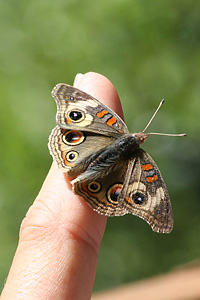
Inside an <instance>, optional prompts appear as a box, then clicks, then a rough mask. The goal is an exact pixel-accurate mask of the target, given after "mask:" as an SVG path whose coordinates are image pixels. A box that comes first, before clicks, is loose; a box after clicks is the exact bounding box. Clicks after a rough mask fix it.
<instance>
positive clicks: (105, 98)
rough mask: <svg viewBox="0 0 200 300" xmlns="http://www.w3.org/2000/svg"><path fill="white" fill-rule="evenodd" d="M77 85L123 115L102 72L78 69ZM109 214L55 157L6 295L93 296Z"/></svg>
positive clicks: (59, 299)
mask: <svg viewBox="0 0 200 300" xmlns="http://www.w3.org/2000/svg"><path fill="white" fill-rule="evenodd" d="M74 86H75V87H77V88H79V89H81V90H83V91H84V92H86V93H89V94H91V95H92V96H94V97H95V98H97V99H99V100H100V101H102V102H103V103H105V104H106V105H108V106H109V107H110V108H112V109H113V110H115V111H116V112H117V113H118V114H119V115H120V116H121V117H122V110H121V105H120V101H119V97H118V95H117V92H116V90H115V88H114V87H113V85H112V83H111V82H110V81H109V80H108V79H107V78H105V77H104V76H102V75H100V74H97V73H92V72H90V73H86V74H85V75H82V74H78V75H77V76H76V78H75V82H74ZM105 225H106V217H105V216H102V215H99V214H97V213H96V212H94V211H93V210H92V209H91V208H90V207H89V206H88V205H87V203H86V202H85V201H84V200H83V199H82V198H81V197H79V196H77V195H75V194H74V193H73V192H72V189H71V184H70V178H69V177H68V176H67V175H66V174H64V173H63V172H62V171H61V170H59V169H58V167H57V165H56V163H55V162H53V164H52V167H51V169H50V171H49V174H48V175H47V178H46V179H45V182H44V184H43V186H42V188H41V191H40V192H39V194H38V196H37V198H36V200H35V201H34V203H33V205H32V206H31V207H30V209H29V210H28V213H27V215H26V217H25V219H24V220H23V222H22V225H21V229H20V238H19V244H18V247H17V250H16V253H15V256H14V259H13V263H12V266H11V269H10V272H9V275H8V278H7V280H6V284H5V287H4V289H3V292H2V295H1V299H2V300H11V299H12V300H13V299H20V300H22V299H26V300H27V299H28V300H31V299H34V300H35V299H40V300H41V299H48V300H51V299H56V300H64V299H65V300H66V299H70V300H79V299H80V300H81V299H83V300H87V299H90V298H91V294H92V288H93V284H94V278H95V272H96V265H97V255H98V250H99V246H100V243H101V239H102V236H103V233H104V229H105Z"/></svg>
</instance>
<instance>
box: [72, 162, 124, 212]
mask: <svg viewBox="0 0 200 300" xmlns="http://www.w3.org/2000/svg"><path fill="white" fill-rule="evenodd" d="M126 169H127V163H126V164H123V165H122V164H119V166H117V167H116V168H115V170H112V171H111V172H110V173H109V174H108V175H107V176H104V177H99V178H96V179H95V180H84V181H81V180H76V179H75V180H72V182H71V183H72V186H73V190H74V192H75V193H76V194H78V195H80V196H82V197H83V198H84V199H85V200H86V202H87V203H88V204H89V205H90V206H91V207H92V208H93V209H94V210H95V211H97V212H98V213H100V214H102V215H106V216H122V215H124V214H127V213H128V211H127V210H126V209H125V208H124V207H123V206H121V205H120V203H119V201H118V196H119V194H120V193H121V191H122V188H123V182H124V181H125V177H126Z"/></svg>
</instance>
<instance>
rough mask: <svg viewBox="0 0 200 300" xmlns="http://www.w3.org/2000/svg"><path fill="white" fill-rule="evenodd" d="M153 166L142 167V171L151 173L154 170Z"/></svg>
mask: <svg viewBox="0 0 200 300" xmlns="http://www.w3.org/2000/svg"><path fill="white" fill-rule="evenodd" d="M152 169H153V166H152V165H151V164H146V165H142V170H144V171H149V170H152Z"/></svg>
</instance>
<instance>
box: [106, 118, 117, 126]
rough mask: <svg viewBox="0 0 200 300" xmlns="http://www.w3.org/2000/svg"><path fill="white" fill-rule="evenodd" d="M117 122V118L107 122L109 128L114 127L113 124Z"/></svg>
mask: <svg viewBox="0 0 200 300" xmlns="http://www.w3.org/2000/svg"><path fill="white" fill-rule="evenodd" d="M116 122H117V120H116V119H115V117H112V118H110V119H109V120H108V121H107V124H108V125H109V126H112V125H113V124H115V123H116Z"/></svg>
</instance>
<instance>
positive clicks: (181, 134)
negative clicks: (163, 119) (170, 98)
mask: <svg viewBox="0 0 200 300" xmlns="http://www.w3.org/2000/svg"><path fill="white" fill-rule="evenodd" d="M164 102H165V99H162V100H161V101H160V104H159V105H158V108H157V109H156V111H155V112H154V114H153V116H152V117H151V119H150V120H149V122H148V124H147V125H146V127H145V128H144V130H143V131H142V132H143V133H144V132H145V131H146V129H147V128H148V127H149V125H150V124H151V122H152V121H153V119H154V117H155V116H156V114H157V112H158V111H159V109H160V108H161V106H162V105H163V103H164ZM149 134H154V135H165V136H186V133H180V134H179V133H178V134H176V133H175V134H174V133H160V132H149V133H148V135H149Z"/></svg>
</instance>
